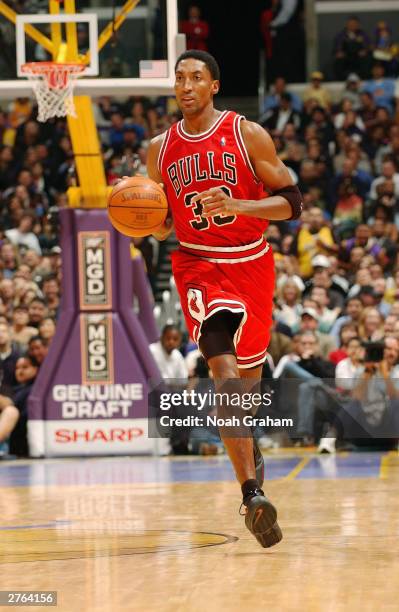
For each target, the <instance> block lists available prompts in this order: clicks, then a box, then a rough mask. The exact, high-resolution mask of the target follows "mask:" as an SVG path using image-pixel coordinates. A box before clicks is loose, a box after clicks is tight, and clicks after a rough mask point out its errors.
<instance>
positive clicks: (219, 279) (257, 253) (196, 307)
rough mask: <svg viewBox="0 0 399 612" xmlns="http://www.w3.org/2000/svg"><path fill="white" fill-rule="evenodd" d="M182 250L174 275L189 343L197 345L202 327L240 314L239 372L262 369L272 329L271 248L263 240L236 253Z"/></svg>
mask: <svg viewBox="0 0 399 612" xmlns="http://www.w3.org/2000/svg"><path fill="white" fill-rule="evenodd" d="M183 245H186V243H182V244H181V245H180V248H179V250H178V251H175V252H174V253H172V270H173V275H174V279H175V282H176V287H177V290H178V292H179V295H180V300H181V305H182V309H183V313H184V317H185V320H186V324H187V328H188V331H189V333H190V336H191V338H192V339H193V340H194V342H196V343H197V344H198V342H199V338H200V336H201V326H202V323H203V322H204V321H206V320H207V319H209V318H210V317H211V316H212V315H213V314H215V313H216V312H220V311H222V310H229V311H231V312H233V313H238V314H242V318H241V323H240V326H239V328H238V329H237V331H236V333H235V336H234V346H235V348H236V354H237V364H238V367H239V368H253V367H255V366H258V365H260V364H262V363H263V362H264V361H265V359H266V352H267V347H268V344H269V341H270V328H271V324H272V307H273V292H274V260H273V254H272V249H271V247H270V246H269V245H268V244H267V242H266V241H265V240H264V239H263V238H262V239H260V240H258V241H257V242H255V243H252V245H245V246H244V247H235V248H234V249H231V248H227V247H226V248H222V249H221V248H220V247H218V248H217V247H206V248H205V247H202V246H201V247H199V245H187V246H183ZM193 247H195V248H193Z"/></svg>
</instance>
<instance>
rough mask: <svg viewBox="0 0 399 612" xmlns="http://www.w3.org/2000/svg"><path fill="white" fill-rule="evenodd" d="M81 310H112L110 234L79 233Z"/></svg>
mask: <svg viewBox="0 0 399 612" xmlns="http://www.w3.org/2000/svg"><path fill="white" fill-rule="evenodd" d="M78 241H79V280H80V308H81V309H82V310H105V309H110V308H112V295H111V293H112V289H111V274H110V244H109V232H79V237H78Z"/></svg>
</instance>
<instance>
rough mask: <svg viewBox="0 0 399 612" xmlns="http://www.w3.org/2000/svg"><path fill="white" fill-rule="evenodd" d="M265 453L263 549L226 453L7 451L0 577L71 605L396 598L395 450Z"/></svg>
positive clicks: (326, 605)
mask: <svg viewBox="0 0 399 612" xmlns="http://www.w3.org/2000/svg"><path fill="white" fill-rule="evenodd" d="M265 458H266V468H267V482H266V487H265V488H266V491H267V493H268V494H269V495H270V497H271V498H272V499H273V500H274V501H275V503H276V505H277V506H278V508H279V513H280V514H279V515H280V524H281V527H282V529H283V531H284V540H283V541H282V542H281V543H280V544H279V545H278V546H275V547H274V548H271V549H268V550H264V549H262V548H261V547H260V546H259V545H258V544H257V542H256V541H255V539H254V538H253V537H252V536H251V535H250V533H249V532H248V531H247V530H246V528H245V526H244V522H243V517H241V516H239V514H238V508H239V502H240V497H239V489H238V486H237V484H236V483H235V482H234V479H233V473H232V470H231V468H230V465H229V463H228V461H227V459H226V458H225V457H223V456H222V457H211V458H204V459H202V458H168V457H164V458H153V457H120V458H97V459H69V460H66V459H63V460H61V459H60V460H35V461H25V462H22V461H18V462H16V461H14V462H6V461H1V462H0V500H1V515H0V517H1V518H0V590H7V591H9V590H35V591H39V590H51V591H57V593H58V605H57V608H56V609H57V610H62V611H68V612H80V611H99V612H100V611H101V612H108V611H110V612H111V611H112V612H119V611H122V610H123V611H130V610H134V611H136V610H139V611H140V612H141V611H142V612H158V611H162V612H163V611H165V612H169V611H171V612H172V611H173V612H197V611H198V612H200V611H201V612H203V611H204V610H205V611H206V612H213V611H224V610H227V611H236V610H240V612H243V611H246V610H257V611H258V610H272V611H274V610H276V611H285V610H295V611H296V610H298V611H302V610H303V611H323V612H325V611H328V612H330V611H334V612H335V611H339V612H341V611H346V610H348V611H349V610H350V611H351V612H352V611H357V610H362V611H368V610H370V611H373V612H374V611H376V610H384V611H385V610H399V554H398V547H399V495H398V485H399V455H398V454H397V453H396V452H390V453H376V452H374V453H364V452H363V453H356V454H355V453H350V454H349V453H342V454H338V455H337V456H316V455H314V454H312V453H310V452H307V451H300V450H298V451H293V450H286V451H284V450H279V451H271V452H270V453H268V454H267V455H266V456H265ZM1 609H4V610H6V609H7V610H8V609H9V608H8V607H7V608H5V607H4V608H3V607H1ZM17 609H21V610H22V607H18V608H17ZM24 609H25V608H24ZM29 609H32V610H41V609H43V608H39V607H36V606H34V607H31V608H29Z"/></svg>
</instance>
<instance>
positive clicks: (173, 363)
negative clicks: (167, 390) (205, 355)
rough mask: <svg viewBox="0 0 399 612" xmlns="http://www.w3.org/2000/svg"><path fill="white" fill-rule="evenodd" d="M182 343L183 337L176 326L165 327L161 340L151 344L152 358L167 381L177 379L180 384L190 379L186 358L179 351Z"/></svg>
mask: <svg viewBox="0 0 399 612" xmlns="http://www.w3.org/2000/svg"><path fill="white" fill-rule="evenodd" d="M181 341H182V336H181V333H180V330H179V329H178V328H177V327H176V325H165V327H164V328H163V330H162V334H161V339H160V340H158V342H154V343H153V344H150V350H151V353H152V356H153V357H154V359H155V362H156V364H157V366H158V368H159V371H160V372H161V375H162V378H163V379H164V380H165V381H167V380H168V379H174V380H176V379H177V380H178V381H179V382H180V381H183V382H185V381H186V380H187V378H188V373H187V366H186V363H185V361H184V357H183V355H182V354H181V352H180V351H179V350H178V347H180V345H181Z"/></svg>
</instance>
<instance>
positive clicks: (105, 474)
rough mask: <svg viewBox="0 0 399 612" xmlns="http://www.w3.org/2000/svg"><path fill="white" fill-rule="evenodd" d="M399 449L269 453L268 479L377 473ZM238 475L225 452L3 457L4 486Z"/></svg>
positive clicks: (370, 475)
mask: <svg viewBox="0 0 399 612" xmlns="http://www.w3.org/2000/svg"><path fill="white" fill-rule="evenodd" d="M397 457H399V455H398V453H396V452H385V453H383V452H363V453H341V454H337V455H313V454H311V453H300V452H298V453H295V452H284V451H282V452H281V453H279V454H273V455H266V457H265V460H266V478H267V479H268V480H275V479H279V478H288V479H294V478H296V479H307V478H375V477H378V476H381V477H384V474H385V472H386V471H387V470H394V468H395V465H396V467H399V464H398V463H397V462H398V459H395V458H397ZM232 480H235V478H234V474H233V470H232V468H231V465H230V462H229V461H228V460H227V458H226V457H225V456H221V457H212V458H196V457H195V458H194V457H193V458H172V457H118V458H113V459H109V458H107V459H79V460H75V459H73V460H61V459H60V460H46V461H33V462H29V461H26V462H19V461H18V462H17V461H9V462H5V461H3V462H1V463H0V487H27V486H36V485H47V486H51V485H57V486H60V485H61V486H62V485H64V486H70V485H95V484H123V483H131V484H133V483H170V482H176V483H177V482H213V481H232Z"/></svg>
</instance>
